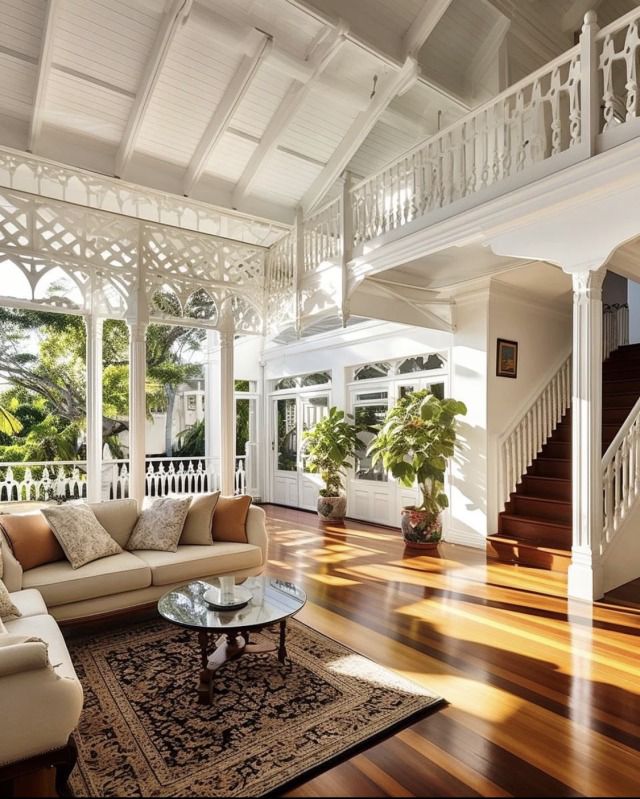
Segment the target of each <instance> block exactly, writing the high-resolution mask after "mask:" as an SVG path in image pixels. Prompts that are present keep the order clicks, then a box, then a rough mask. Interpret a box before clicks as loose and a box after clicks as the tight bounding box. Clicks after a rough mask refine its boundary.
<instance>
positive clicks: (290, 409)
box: [277, 397, 298, 472]
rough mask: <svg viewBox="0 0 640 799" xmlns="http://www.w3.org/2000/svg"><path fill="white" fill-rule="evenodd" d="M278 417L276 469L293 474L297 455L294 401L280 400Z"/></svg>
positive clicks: (295, 405)
mask: <svg viewBox="0 0 640 799" xmlns="http://www.w3.org/2000/svg"><path fill="white" fill-rule="evenodd" d="M277 416H278V431H277V436H278V461H277V468H278V469H280V471H283V472H295V471H296V469H297V453H298V434H297V430H298V417H297V402H296V400H295V399H293V397H292V398H290V399H280V400H278V404H277Z"/></svg>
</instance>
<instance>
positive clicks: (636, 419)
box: [600, 399, 640, 555]
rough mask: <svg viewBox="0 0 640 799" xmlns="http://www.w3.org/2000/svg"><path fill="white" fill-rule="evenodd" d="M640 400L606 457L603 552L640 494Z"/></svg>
mask: <svg viewBox="0 0 640 799" xmlns="http://www.w3.org/2000/svg"><path fill="white" fill-rule="evenodd" d="M639 472H640V399H638V401H637V402H636V404H635V405H634V406H633V408H632V409H631V412H630V413H629V416H627V418H626V420H625V422H624V424H623V425H622V427H621V428H620V430H618V433H617V435H616V437H615V438H614V439H613V441H612V442H611V444H609V446H608V448H607V451H606V452H605V454H604V455H603V457H602V489H603V495H604V497H603V501H604V521H603V528H604V529H603V536H602V541H601V543H600V554H601V555H602V554H603V553H604V550H605V549H606V548H607V546H608V545H609V544H610V543H611V541H612V539H613V536H614V535H615V533H616V532H617V531H618V529H619V528H620V525H621V524H622V522H623V520H624V519H625V518H626V515H627V513H628V512H629V510H630V509H631V506H632V505H633V504H634V502H635V500H636V499H637V497H638V494H639V493H640V475H639Z"/></svg>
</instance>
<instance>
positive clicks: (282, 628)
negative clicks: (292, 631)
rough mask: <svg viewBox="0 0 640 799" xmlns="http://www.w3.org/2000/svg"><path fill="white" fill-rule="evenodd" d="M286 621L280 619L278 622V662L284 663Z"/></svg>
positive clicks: (285, 654)
mask: <svg viewBox="0 0 640 799" xmlns="http://www.w3.org/2000/svg"><path fill="white" fill-rule="evenodd" d="M286 640H287V620H286V619H282V621H281V622H280V646H279V647H278V660H279V661H280V663H284V662H285V661H286V659H287V647H286Z"/></svg>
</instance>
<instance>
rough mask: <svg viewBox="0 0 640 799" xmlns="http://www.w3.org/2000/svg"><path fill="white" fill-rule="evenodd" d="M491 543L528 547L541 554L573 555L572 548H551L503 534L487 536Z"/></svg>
mask: <svg viewBox="0 0 640 799" xmlns="http://www.w3.org/2000/svg"><path fill="white" fill-rule="evenodd" d="M487 539H488V540H489V541H493V542H497V543H501V544H508V545H509V546H517V547H521V546H526V547H535V548H536V549H539V550H540V551H541V552H548V553H549V554H551V555H560V556H563V555H567V554H568V555H571V547H561V546H554V547H550V546H549V545H548V544H547V543H545V542H544V541H535V539H532V538H527V539H523V538H516V537H514V536H509V535H504V534H501V533H495V534H494V535H490V536H487Z"/></svg>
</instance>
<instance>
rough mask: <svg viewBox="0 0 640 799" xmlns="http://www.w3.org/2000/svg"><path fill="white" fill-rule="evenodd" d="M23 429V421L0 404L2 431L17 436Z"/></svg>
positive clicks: (0, 426)
mask: <svg viewBox="0 0 640 799" xmlns="http://www.w3.org/2000/svg"><path fill="white" fill-rule="evenodd" d="M21 430H22V422H21V421H20V419H18V418H17V417H16V416H14V415H13V414H12V413H11V411H10V410H8V409H7V408H5V407H4V406H3V405H0V433H4V434H5V435H7V436H15V435H18V433H19V432H20V431H21Z"/></svg>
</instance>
